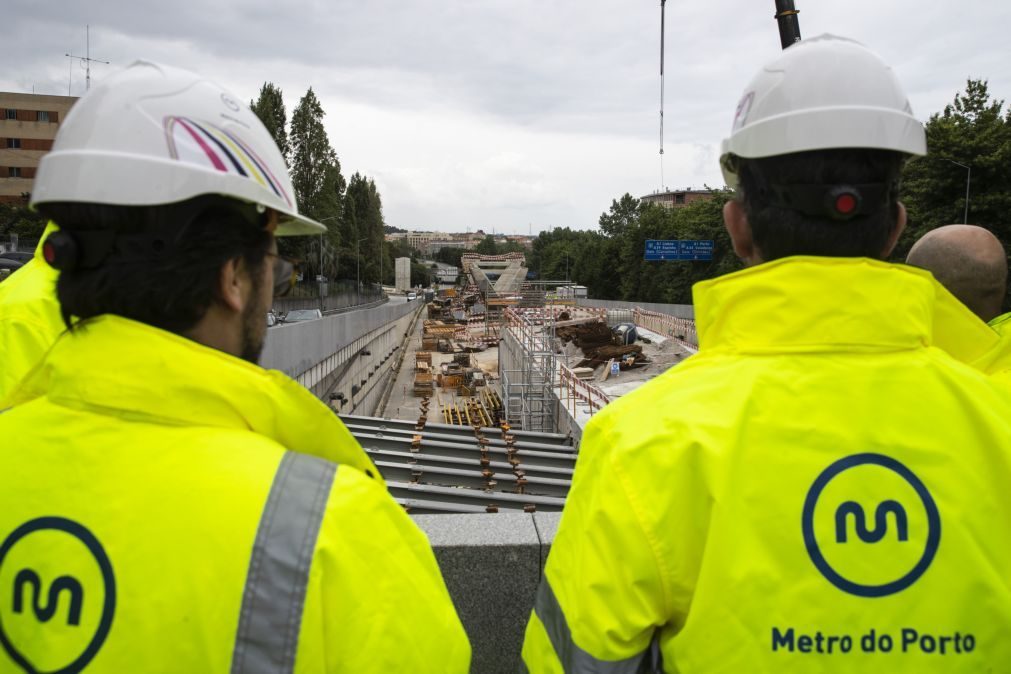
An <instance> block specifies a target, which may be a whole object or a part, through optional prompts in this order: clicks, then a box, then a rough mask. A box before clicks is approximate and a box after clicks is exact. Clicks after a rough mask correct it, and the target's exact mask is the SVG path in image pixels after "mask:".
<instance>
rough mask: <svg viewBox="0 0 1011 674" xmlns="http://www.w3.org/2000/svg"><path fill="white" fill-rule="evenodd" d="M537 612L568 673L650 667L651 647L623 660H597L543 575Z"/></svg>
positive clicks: (626, 672)
mask: <svg viewBox="0 0 1011 674" xmlns="http://www.w3.org/2000/svg"><path fill="white" fill-rule="evenodd" d="M534 613H536V614H537V617H538V618H539V619H540V621H541V624H542V625H544V631H545V632H547V633H548V639H549V640H550V641H551V645H552V647H554V649H555V655H557V656H558V660H559V661H560V662H561V663H562V668H563V669H564V670H565V671H566V672H568V673H569V674H573V673H578V674H637V672H645V671H650V669H647V668H648V667H649V662H648V660H649V658H648V657H647V656H648V654H649V649H647V650H645V651H643V652H641V653H637V654H635V655H633V656H632V657H630V658H625V659H624V660H598V659H597V658H595V657H593V656H592V655H590V654H589V653H587V652H586V651H584V650H583V649H582V648H580V647H579V646H578V645H576V642H575V641H573V640H572V632H571V631H570V630H569V624H568V623H567V622H566V620H565V614H564V613H562V607H561V606H560V605H559V604H558V599H556V598H555V593H554V591H553V590H552V589H551V585H550V584H549V583H548V579H547V577H544V578H541V584H540V587H538V588H537V600H536V601H535V602H534Z"/></svg>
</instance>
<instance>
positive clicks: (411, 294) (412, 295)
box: [407, 293, 418, 302]
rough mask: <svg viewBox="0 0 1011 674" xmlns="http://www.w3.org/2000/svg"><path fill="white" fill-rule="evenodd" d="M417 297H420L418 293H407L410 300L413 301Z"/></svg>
mask: <svg viewBox="0 0 1011 674" xmlns="http://www.w3.org/2000/svg"><path fill="white" fill-rule="evenodd" d="M416 299H418V293H407V301H408V302H413V301H414V300H416Z"/></svg>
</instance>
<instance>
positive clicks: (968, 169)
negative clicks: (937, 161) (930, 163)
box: [941, 157, 972, 225]
mask: <svg viewBox="0 0 1011 674" xmlns="http://www.w3.org/2000/svg"><path fill="white" fill-rule="evenodd" d="M941 159H943V160H944V161H947V162H951V163H952V164H954V165H955V166H961V167H962V168H964V169H965V171H966V173H965V213H964V215H963V216H962V222H963V223H964V224H966V225H968V224H969V181H970V180H971V179H972V167H971V166H966V165H965V164H961V163H959V162H957V161H955V160H954V159H948V158H947V157H941Z"/></svg>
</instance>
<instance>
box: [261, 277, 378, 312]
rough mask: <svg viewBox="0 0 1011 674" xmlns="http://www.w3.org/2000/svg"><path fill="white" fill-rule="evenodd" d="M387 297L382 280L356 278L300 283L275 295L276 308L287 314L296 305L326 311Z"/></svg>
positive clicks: (275, 309)
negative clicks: (282, 293)
mask: <svg viewBox="0 0 1011 674" xmlns="http://www.w3.org/2000/svg"><path fill="white" fill-rule="evenodd" d="M385 299H386V295H385V294H384V293H383V289H382V286H380V285H379V284H378V283H363V284H361V285H360V286H359V285H358V284H357V283H356V282H355V281H353V280H350V279H347V280H345V279H341V280H337V281H327V282H322V283H319V282H316V281H303V282H301V283H296V284H295V287H294V288H292V290H291V292H290V293H289V294H288V295H286V296H284V297H278V298H275V299H274V303H273V307H272V308H273V309H274V312H275V313H277V314H283V313H286V312H288V311H294V310H296V309H319V310H320V311H321V312H323V313H324V314H326V313H331V312H337V311H340V310H342V309H348V308H350V307H358V306H362V305H369V304H376V303H379V302H382V301H384V300H385Z"/></svg>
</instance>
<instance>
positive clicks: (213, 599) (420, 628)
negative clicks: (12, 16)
mask: <svg viewBox="0 0 1011 674" xmlns="http://www.w3.org/2000/svg"><path fill="white" fill-rule="evenodd" d="M32 200H33V204H34V206H35V208H37V209H38V210H39V211H40V212H42V213H43V214H44V215H46V216H47V217H49V218H51V219H52V220H53V221H54V222H55V223H56V224H57V225H58V227H59V229H60V231H59V232H57V233H55V234H53V235H51V236H50V237H49V238H48V239H47V240H46V242H45V244H44V248H45V250H44V252H45V256H46V259H47V260H48V261H49V262H50V264H52V265H53V266H54V267H56V268H57V269H59V270H60V272H59V278H58V281H57V294H58V297H59V301H60V306H61V311H62V314H63V316H64V317H66V319H67V321H68V323H69V330H68V331H67V332H65V333H64V334H63V335H62V336H61V337H59V339H57V341H56V343H55V344H54V345H53V347H52V348H51V349H50V350H49V351H48V353H46V355H45V356H44V358H43V360H42V362H41V364H40V365H38V366H37V367H36V368H34V369H33V370H32V372H31V373H30V374H29V375H28V376H27V378H26V379H25V380H24V381H23V382H22V383H21V384H20V385H19V386H18V387H17V390H16V391H15V392H14V394H13V395H12V396H11V397H10V398H9V399H8V402H10V403H11V404H12V405H13V407H11V408H10V409H8V410H7V411H5V412H3V413H0V437H3V438H4V440H3V442H2V443H0V465H3V470H2V471H0V599H2V601H0V646H2V648H0V671H3V672H13V671H20V670H24V671H26V672H43V671H45V672H49V671H66V672H71V671H74V672H76V671H82V670H86V671H89V672H133V671H166V672H167V671H172V672H233V673H234V672H356V673H357V672H407V671H410V672H447V671H448V672H466V671H467V670H468V667H469V661H470V647H469V644H468V642H467V638H466V635H465V634H464V631H463V628H462V626H461V624H460V621H459V619H458V617H457V615H456V613H455V611H454V609H453V605H452V603H451V600H450V597H449V594H448V593H447V591H446V587H445V585H444V583H443V580H442V577H441V575H440V573H439V569H438V567H437V565H436V561H435V557H434V555H433V554H432V550H431V548H430V547H429V545H428V541H427V540H426V538H425V536H424V535H423V534H422V532H421V531H420V530H419V529H418V528H417V527H416V526H415V525H414V524H413V522H411V520H410V519H409V517H408V516H407V515H406V514H405V513H404V511H403V510H402V509H401V508H400V507H399V506H398V505H397V504H396V503H395V502H394V501H393V499H392V498H391V497H390V495H389V493H388V492H387V490H386V488H385V484H384V482H383V480H382V478H381V476H380V475H379V474H378V472H377V471H376V469H375V467H374V466H373V464H372V463H371V462H370V460H369V459H368V457H367V456H366V455H365V453H364V452H363V450H362V449H361V447H360V446H359V445H358V444H357V442H356V441H355V440H354V438H353V437H352V436H351V434H350V433H349V432H348V430H347V429H346V428H345V427H344V425H343V424H342V423H341V422H340V420H339V419H338V418H337V417H336V416H335V415H334V414H333V413H332V412H331V411H330V410H328V409H327V407H326V406H325V405H323V404H322V403H321V402H319V401H318V400H317V399H316V398H315V397H313V396H312V395H311V394H310V393H309V392H308V391H307V390H305V389H304V388H302V387H301V386H300V385H298V384H297V383H296V382H294V381H292V380H290V379H288V378H287V377H285V376H284V375H282V374H281V373H279V372H272V371H267V370H264V369H261V368H260V367H258V366H257V365H256V360H257V357H258V354H259V352H260V349H261V347H262V345H263V340H264V337H265V326H266V321H265V315H266V312H267V310H268V308H269V307H270V304H271V296H272V294H273V292H274V291H275V289H277V290H283V289H284V288H285V286H287V285H288V284H289V281H290V277H291V267H290V265H289V264H288V263H287V262H286V261H285V260H283V259H282V258H280V257H278V255H277V247H276V246H277V244H276V241H275V237H276V236H285V235H301V234H317V233H319V232H320V231H322V230H323V227H322V226H321V225H319V224H318V223H316V222H314V221H312V220H309V219H307V218H305V217H303V216H301V215H299V213H298V210H297V207H296V204H295V200H294V195H293V192H292V184H291V181H290V179H289V178H288V174H287V171H286V168H285V164H284V160H283V158H282V156H281V153H280V152H279V150H278V149H277V146H276V145H275V144H274V142H273V141H272V140H271V137H270V135H269V133H268V132H267V130H266V129H265V128H264V127H263V125H262V124H261V123H260V121H259V120H258V119H257V118H256V116H255V115H254V114H253V113H252V112H251V111H250V110H249V108H248V107H247V106H246V105H244V104H242V103H241V99H239V98H237V97H235V96H233V95H231V94H230V93H229V92H227V91H226V90H224V89H222V88H221V87H220V86H218V85H216V84H214V83H212V82H210V81H208V80H205V79H203V78H201V77H199V76H198V75H195V74H193V73H189V72H186V71H182V70H178V69H175V68H169V67H163V66H159V65H156V64H152V63H146V62H137V63H134V64H133V65H131V66H130V67H128V68H126V69H125V70H123V71H120V72H119V73H117V74H115V75H111V76H109V77H108V78H106V79H105V80H104V81H102V82H101V83H99V84H98V85H97V86H95V87H94V88H92V89H91V91H90V92H89V93H88V94H87V95H86V96H84V97H83V98H82V99H81V100H80V101H79V102H78V103H77V104H76V105H75V106H74V108H73V109H72V110H71V112H70V114H69V115H68V117H67V119H66V121H65V122H64V123H63V126H62V127H61V128H60V130H59V133H58V134H57V137H56V140H55V142H54V145H53V150H52V152H50V153H49V154H47V155H46V156H45V157H44V158H43V159H42V162H41V164H40V166H39V171H38V176H37V179H36V183H35V191H34V193H33V195H32ZM70 317H74V318H73V319H71V318H70Z"/></svg>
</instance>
